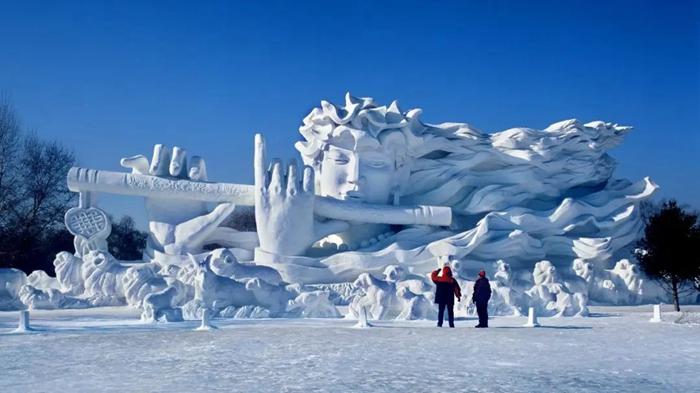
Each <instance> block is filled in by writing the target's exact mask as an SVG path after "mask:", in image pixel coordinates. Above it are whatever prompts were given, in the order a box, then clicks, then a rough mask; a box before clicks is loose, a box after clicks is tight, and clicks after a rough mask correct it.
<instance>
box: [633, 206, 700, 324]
mask: <svg viewBox="0 0 700 393" xmlns="http://www.w3.org/2000/svg"><path fill="white" fill-rule="evenodd" d="M638 247H639V248H638V249H637V251H636V252H635V256H636V257H637V260H638V261H639V266H640V268H641V269H642V271H644V273H646V274H647V276H649V277H650V278H652V279H655V280H657V281H658V282H659V283H660V284H661V286H662V287H663V288H664V289H665V290H666V292H667V293H669V295H671V297H672V298H673V305H674V307H675V309H676V311H680V304H679V299H680V296H681V295H682V294H684V293H685V292H686V291H693V290H695V285H694V284H696V283H697V282H698V280H699V279H700V225H698V214H697V213H695V212H687V211H685V210H684V209H682V208H681V207H680V206H678V203H677V202H676V201H675V200H670V201H667V202H664V203H663V205H662V206H661V208H660V209H659V210H658V211H656V212H654V213H653V214H651V215H650V216H649V217H648V219H647V220H646V228H645V230H644V238H643V239H642V240H640V242H639V244H638Z"/></svg>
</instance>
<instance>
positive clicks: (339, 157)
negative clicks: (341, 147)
mask: <svg viewBox="0 0 700 393" xmlns="http://www.w3.org/2000/svg"><path fill="white" fill-rule="evenodd" d="M326 159H328V160H329V161H333V162H334V163H336V164H338V165H345V164H347V163H348V162H350V159H348V158H347V157H346V156H345V155H343V154H338V153H332V152H331V153H328V155H327V156H326Z"/></svg>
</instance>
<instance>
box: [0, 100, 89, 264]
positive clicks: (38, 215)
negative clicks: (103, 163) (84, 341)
mask: <svg viewBox="0 0 700 393" xmlns="http://www.w3.org/2000/svg"><path fill="white" fill-rule="evenodd" d="M74 162H75V157H74V155H73V153H72V152H71V151H70V150H68V149H66V148H65V147H63V146H61V145H60V144H59V143H57V142H47V141H42V140H40V139H39V138H38V137H37V136H36V135H35V134H30V135H28V136H25V137H22V135H21V133H20V126H19V122H18V120H17V118H16V116H15V112H14V110H13V108H12V107H11V106H10V105H9V104H6V103H5V104H2V105H0V204H1V206H0V209H2V210H1V211H0V213H1V218H0V267H17V268H20V269H23V270H25V271H31V270H34V269H37V268H39V269H43V270H47V271H48V272H49V273H50V272H52V271H53V265H52V264H51V261H52V259H53V256H54V254H55V253H56V252H58V251H61V250H62V249H68V248H67V247H66V245H68V246H70V239H71V236H70V234H68V232H67V231H66V230H65V228H64V226H63V215H64V214H65V211H66V210H67V209H68V208H69V207H70V205H71V204H72V201H73V200H74V198H75V195H74V194H73V193H71V192H70V191H69V190H68V188H67V186H66V181H65V178H66V173H67V172H68V169H70V167H71V166H72V165H73V163H74Z"/></svg>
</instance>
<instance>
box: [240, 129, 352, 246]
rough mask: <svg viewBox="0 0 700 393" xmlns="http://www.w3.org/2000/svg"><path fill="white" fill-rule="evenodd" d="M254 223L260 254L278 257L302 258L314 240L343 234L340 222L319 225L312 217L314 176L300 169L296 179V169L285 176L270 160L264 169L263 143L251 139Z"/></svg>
mask: <svg viewBox="0 0 700 393" xmlns="http://www.w3.org/2000/svg"><path fill="white" fill-rule="evenodd" d="M254 161H255V162H254V167H255V168H254V169H255V223H256V225H257V229H258V237H259V239H260V248H261V249H262V250H263V251H266V252H270V253H273V254H278V255H287V256H298V255H303V254H304V252H305V251H306V249H308V248H309V247H310V246H311V245H312V244H313V243H314V242H316V241H317V240H319V239H321V238H323V237H325V236H328V235H330V234H333V233H338V232H342V231H344V230H347V228H348V223H346V222H344V221H336V220H328V221H323V222H322V221H320V220H318V219H317V218H316V217H314V172H313V169H311V168H310V167H304V172H303V175H302V179H299V176H298V173H297V165H296V162H295V161H294V160H292V162H290V164H289V167H288V169H287V173H286V174H285V173H283V172H282V164H281V163H280V162H279V160H274V161H273V163H272V165H271V169H270V170H267V169H266V159H265V141H264V140H263V137H262V135H260V134H256V135H255V160H254Z"/></svg>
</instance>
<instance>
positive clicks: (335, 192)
mask: <svg viewBox="0 0 700 393" xmlns="http://www.w3.org/2000/svg"><path fill="white" fill-rule="evenodd" d="M397 166H398V165H397V160H396V152H395V149H393V148H391V147H390V146H389V145H388V144H384V143H382V142H381V141H380V140H379V139H376V138H374V137H372V136H371V135H369V134H367V133H365V132H363V131H358V130H351V129H348V131H345V132H343V133H342V134H341V135H340V136H338V137H336V138H333V140H332V141H331V143H329V145H328V147H327V149H326V150H325V151H324V152H323V158H322V160H321V162H320V165H319V168H318V171H317V173H316V179H317V181H318V183H317V185H318V186H319V187H318V188H317V190H318V191H319V193H320V195H323V196H329V197H332V198H335V199H341V200H350V201H357V202H367V203H375V204H388V203H391V200H392V196H393V194H394V192H395V188H396V186H397V184H396V183H397V176H396V175H397Z"/></svg>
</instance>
